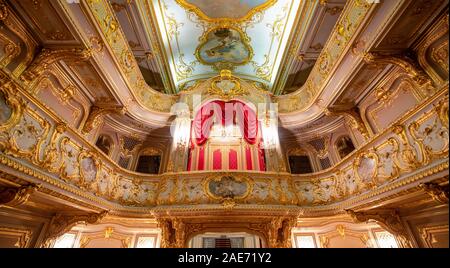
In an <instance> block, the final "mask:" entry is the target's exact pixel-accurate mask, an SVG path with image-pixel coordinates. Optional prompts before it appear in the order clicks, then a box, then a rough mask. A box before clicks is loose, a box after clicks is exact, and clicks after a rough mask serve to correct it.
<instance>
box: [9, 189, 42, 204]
mask: <svg viewBox="0 0 450 268" xmlns="http://www.w3.org/2000/svg"><path fill="white" fill-rule="evenodd" d="M40 187H41V186H40V185H35V184H30V185H26V186H20V187H3V186H0V207H1V206H9V207H16V206H20V205H22V204H24V203H25V202H27V201H28V198H30V195H31V194H33V193H34V192H35V191H36V190H37V189H39V188H40Z"/></svg>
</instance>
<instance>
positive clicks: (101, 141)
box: [95, 135, 112, 155]
mask: <svg viewBox="0 0 450 268" xmlns="http://www.w3.org/2000/svg"><path fill="white" fill-rule="evenodd" d="M95 146H97V148H99V149H100V151H102V152H104V153H105V154H107V155H109V153H110V152H111V148H112V140H111V138H110V137H109V136H106V135H100V136H99V137H98V139H97V142H96V143H95Z"/></svg>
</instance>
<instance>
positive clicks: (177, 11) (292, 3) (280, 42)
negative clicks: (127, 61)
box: [139, 0, 301, 91]
mask: <svg viewBox="0 0 450 268" xmlns="http://www.w3.org/2000/svg"><path fill="white" fill-rule="evenodd" d="M300 1H301V0H278V1H275V0H232V1H230V0H226V1H225V0H219V1H206V0H147V1H142V4H141V6H140V8H139V10H140V12H142V14H141V15H140V17H141V19H142V20H143V23H144V24H147V27H146V28H147V29H150V28H152V27H151V25H157V26H156V27H157V28H158V30H159V35H160V36H159V37H158V38H159V40H160V42H161V43H162V45H163V49H162V50H163V51H162V52H163V53H164V55H163V57H164V59H165V61H166V62H167V65H168V66H169V67H170V73H171V76H172V77H171V78H172V80H173V82H174V85H175V86H176V88H177V91H179V90H183V89H185V88H187V87H188V86H190V85H192V84H193V83H195V81H197V80H199V79H206V78H209V77H212V76H215V75H217V74H218V72H219V71H220V70H222V69H229V70H231V71H232V72H233V74H234V75H237V76H240V77H241V78H244V79H250V80H254V81H258V82H261V83H263V84H264V85H265V86H266V87H268V88H271V87H272V85H273V83H274V81H275V78H276V76H277V73H278V69H279V66H280V62H281V59H282V57H283V53H284V50H285V48H286V43H287V41H288V39H289V36H290V34H291V29H292V28H293V24H294V21H295V18H296V14H297V11H298V9H299V7H300ZM142 5H143V6H142Z"/></svg>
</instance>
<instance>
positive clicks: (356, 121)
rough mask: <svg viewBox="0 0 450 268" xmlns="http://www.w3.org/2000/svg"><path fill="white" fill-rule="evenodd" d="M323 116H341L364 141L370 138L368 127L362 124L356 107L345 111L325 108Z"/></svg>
mask: <svg viewBox="0 0 450 268" xmlns="http://www.w3.org/2000/svg"><path fill="white" fill-rule="evenodd" d="M324 112H325V115H327V116H339V115H342V116H344V117H345V118H347V119H348V120H349V123H350V125H351V127H352V128H355V129H357V130H358V131H359V132H360V133H361V135H362V136H363V137H364V139H366V140H368V139H369V138H370V137H371V132H370V130H369V128H368V126H367V125H366V124H365V123H364V121H363V120H362V118H361V115H360V113H359V110H358V108H357V107H352V108H349V109H346V110H336V109H333V108H325V110H324Z"/></svg>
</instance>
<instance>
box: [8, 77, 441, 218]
mask: <svg viewBox="0 0 450 268" xmlns="http://www.w3.org/2000/svg"><path fill="white" fill-rule="evenodd" d="M8 88H14V84H13V83H12V82H11V83H10V84H8V85H7V86H2V87H1V89H2V92H5V93H4V96H6V97H5V99H7V98H9V97H10V96H11V95H10V94H9V93H8ZM445 91H446V88H444V89H443V90H441V91H440V92H438V93H437V95H435V96H434V97H433V98H430V99H428V102H426V103H423V104H421V105H419V106H417V107H416V108H414V109H413V110H411V111H410V112H408V113H407V114H406V115H405V116H404V117H402V118H400V119H399V120H398V121H397V123H395V124H393V125H392V126H391V127H389V128H387V129H386V130H385V131H384V132H381V133H378V134H377V135H376V136H373V137H371V139H369V140H368V141H367V142H366V143H364V144H362V145H361V146H360V148H358V149H357V150H355V151H354V152H352V153H350V154H349V155H348V156H347V157H346V158H345V159H343V161H341V162H339V163H338V164H337V165H336V166H333V167H331V168H330V169H327V170H326V171H322V172H319V173H314V174H312V175H307V176H306V175H291V174H288V173H283V172H278V173H275V172H273V173H271V172H267V173H260V172H257V173H256V172H255V173H252V172H249V173H245V176H244V175H243V174H241V173H239V172H236V173H232V174H231V175H230V174H227V173H226V172H215V173H211V172H202V173H200V174H196V173H183V174H173V173H166V174H161V175H143V174H136V173H132V172H128V171H126V170H124V169H122V168H120V167H119V166H118V165H117V164H116V163H114V162H112V161H111V160H110V159H109V158H108V157H107V156H105V155H104V154H101V153H99V152H98V149H97V148H96V147H95V146H93V145H92V144H91V143H90V142H89V141H87V140H86V138H85V137H84V136H83V135H82V134H81V133H80V132H79V131H78V130H76V129H73V127H72V126H70V125H67V124H66V123H63V122H61V121H58V120H55V119H54V118H53V119H51V117H47V116H46V115H45V114H46V112H47V111H46V110H45V106H32V105H29V106H28V107H27V108H26V109H25V108H23V111H22V112H21V113H19V114H20V115H19V116H18V122H17V123H16V124H15V125H14V126H10V127H9V128H7V129H6V128H4V129H2V131H1V132H0V133H1V134H0V137H1V139H0V142H1V143H2V144H3V149H2V153H1V154H0V156H1V158H0V159H1V165H8V166H9V167H11V168H15V169H17V170H19V172H20V170H23V171H24V170H28V169H26V167H25V165H23V166H21V165H20V164H17V163H16V162H14V161H12V160H11V159H16V160H17V161H23V162H26V163H28V165H32V166H33V167H34V168H35V169H36V170H41V171H44V172H46V173H51V175H52V176H53V177H54V178H52V180H50V179H49V178H47V177H45V178H46V182H49V181H52V182H53V183H55V184H56V183H58V184H57V185H60V187H68V185H70V186H71V187H72V186H74V187H76V189H78V190H79V192H78V193H82V194H83V196H88V197H90V198H93V197H92V196H95V197H98V198H101V199H103V200H105V202H111V203H115V204H116V205H117V206H126V207H148V208H153V207H154V206H166V205H179V206H188V205H189V206H195V205H200V204H202V205H208V206H218V207H220V208H221V209H233V210H236V209H240V208H241V206H244V205H266V206H267V205H268V206H270V205H284V206H295V205H298V206H307V207H311V208H314V207H321V206H330V205H333V204H336V203H337V202H343V201H346V200H352V198H357V197H358V196H359V195H362V194H364V193H366V192H368V191H369V192H370V191H372V190H379V189H381V187H390V186H389V185H390V183H397V182H398V183H403V182H402V181H400V180H403V179H404V178H408V176H410V175H411V173H412V171H413V170H418V171H419V172H420V170H422V169H424V168H425V167H426V165H428V164H431V163H432V164H435V163H436V164H439V165H440V166H439V168H441V169H442V168H445V165H447V166H448V162H447V163H446V162H445V160H446V159H448V158H447V156H446V152H447V151H448V128H447V126H448V115H446V114H445V111H447V110H448V104H446V102H447V100H448V96H447V95H446V93H445ZM17 92H18V93H17V94H15V95H14V98H15V99H16V100H17V102H19V103H20V102H21V101H20V99H19V98H27V97H26V95H23V94H22V92H25V90H23V89H21V88H17ZM8 94H9V95H8ZM34 109H36V110H34ZM39 109H41V110H39ZM5 137H6V138H5ZM14 146H15V147H16V149H13V148H14ZM433 168H434V167H433ZM439 168H437V167H436V168H435V169H433V170H434V171H433V172H440V170H441V169H439ZM27 172H28V173H27V174H30V176H37V178H39V179H42V178H43V177H42V176H41V175H39V176H38V175H36V174H38V173H33V172H30V171H27ZM427 172H428V171H427ZM227 175H228V176H232V178H233V179H231V181H233V180H236V182H237V184H239V185H241V184H242V185H244V186H243V188H242V189H241V190H243V191H240V190H239V191H237V192H234V190H233V189H234V188H233V187H234V186H233V184H232V183H225V181H223V182H224V183H223V185H222V186H220V185H219V186H218V189H216V188H215V187H213V188H210V187H207V188H205V185H208V186H209V184H205V180H204V178H212V177H215V178H219V179H222V178H223V177H224V176H225V177H226V176H227ZM414 176H415V175H414ZM244 177H245V178H244ZM418 178H419V177H418ZM53 180H54V181H53ZM239 180H241V182H239ZM219 181H220V180H219ZM63 185H64V186H63ZM229 185H231V186H233V187H231V188H232V189H231V190H230V189H228V190H227V187H228V186H229ZM213 186H214V185H213ZM216 186H217V185H216ZM239 187H240V186H239ZM239 187H238V188H239ZM216 190H217V191H218V192H217V191H216ZM221 205H222V206H221Z"/></svg>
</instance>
